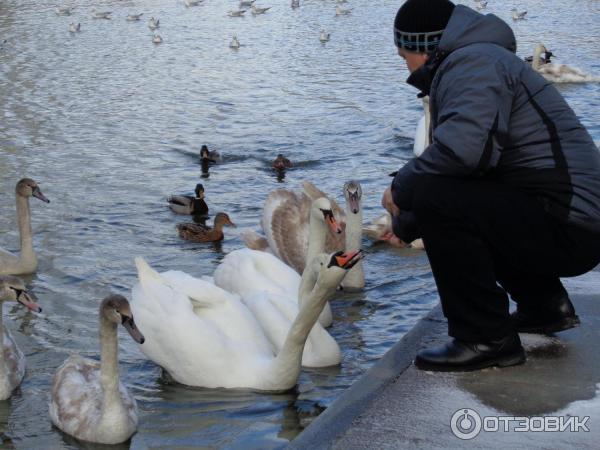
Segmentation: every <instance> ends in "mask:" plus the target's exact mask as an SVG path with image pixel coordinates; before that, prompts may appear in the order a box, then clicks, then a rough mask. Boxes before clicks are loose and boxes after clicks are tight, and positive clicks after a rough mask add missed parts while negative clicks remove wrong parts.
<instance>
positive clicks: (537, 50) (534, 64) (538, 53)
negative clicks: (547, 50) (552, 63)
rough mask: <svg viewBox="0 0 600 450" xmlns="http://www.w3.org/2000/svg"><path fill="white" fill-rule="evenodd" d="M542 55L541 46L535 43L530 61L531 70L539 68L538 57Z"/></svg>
mask: <svg viewBox="0 0 600 450" xmlns="http://www.w3.org/2000/svg"><path fill="white" fill-rule="evenodd" d="M541 56H542V47H541V46H540V45H536V47H535V50H534V51H533V61H531V67H532V68H533V70H538V69H539V68H540V57H541Z"/></svg>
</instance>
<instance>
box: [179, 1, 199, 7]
mask: <svg viewBox="0 0 600 450" xmlns="http://www.w3.org/2000/svg"><path fill="white" fill-rule="evenodd" d="M201 2H202V0H183V3H185V6H186V7H187V8H189V7H190V6H198V5H199V4H200V3H201Z"/></svg>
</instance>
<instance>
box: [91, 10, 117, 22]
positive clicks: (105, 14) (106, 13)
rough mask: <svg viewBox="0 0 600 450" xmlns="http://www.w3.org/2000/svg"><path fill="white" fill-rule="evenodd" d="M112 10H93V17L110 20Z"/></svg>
mask: <svg viewBox="0 0 600 450" xmlns="http://www.w3.org/2000/svg"><path fill="white" fill-rule="evenodd" d="M111 14H112V12H111V11H96V10H92V17H93V18H94V19H107V20H110V15H111Z"/></svg>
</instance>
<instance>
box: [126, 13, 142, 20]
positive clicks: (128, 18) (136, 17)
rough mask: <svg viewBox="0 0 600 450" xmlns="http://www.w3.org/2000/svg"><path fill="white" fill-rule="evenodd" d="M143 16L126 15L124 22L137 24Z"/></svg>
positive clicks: (140, 14)
mask: <svg viewBox="0 0 600 450" xmlns="http://www.w3.org/2000/svg"><path fill="white" fill-rule="evenodd" d="M143 15H144V13H139V14H128V15H127V19H126V20H127V22H139V20H140V19H141V18H142V16H143Z"/></svg>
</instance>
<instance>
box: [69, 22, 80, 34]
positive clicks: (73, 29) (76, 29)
mask: <svg viewBox="0 0 600 450" xmlns="http://www.w3.org/2000/svg"><path fill="white" fill-rule="evenodd" d="M80 31H81V24H80V23H78V24H74V23H72V24H70V25H69V33H79V32H80Z"/></svg>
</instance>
